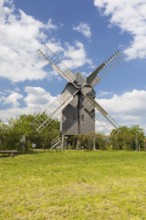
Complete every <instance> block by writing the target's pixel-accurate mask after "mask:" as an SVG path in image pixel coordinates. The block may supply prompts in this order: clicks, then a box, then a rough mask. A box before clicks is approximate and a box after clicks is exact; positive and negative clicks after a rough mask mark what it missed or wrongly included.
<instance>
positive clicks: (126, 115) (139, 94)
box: [97, 89, 146, 129]
mask: <svg viewBox="0 0 146 220" xmlns="http://www.w3.org/2000/svg"><path fill="white" fill-rule="evenodd" d="M145 100H146V91H145V90H135V89H134V90H132V91H128V92H125V93H123V94H122V95H113V96H112V97H111V98H109V99H105V98H104V99H98V100H97V101H98V102H99V104H101V105H102V106H103V107H104V109H106V110H107V111H108V112H109V113H110V114H111V115H112V116H113V117H114V118H115V119H116V121H117V122H118V123H119V124H120V125H126V126H131V125H133V124H138V125H140V126H142V127H143V128H144V129H146V126H145V118H146V105H145Z"/></svg>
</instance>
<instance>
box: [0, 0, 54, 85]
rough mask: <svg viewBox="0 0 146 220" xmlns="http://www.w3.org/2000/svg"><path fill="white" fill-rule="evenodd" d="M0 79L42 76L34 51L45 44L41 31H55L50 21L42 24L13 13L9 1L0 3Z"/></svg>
mask: <svg viewBox="0 0 146 220" xmlns="http://www.w3.org/2000/svg"><path fill="white" fill-rule="evenodd" d="M0 6H1V7H0V8H1V9H0V17H1V22H0V33H1V34H0V51H1V53H0V66H1V70H0V76H1V77H5V78H7V79H9V80H11V81H13V82H19V81H24V80H37V79H43V78H44V77H46V75H47V73H46V71H44V70H43V67H44V66H45V64H44V62H43V61H41V60H40V59H39V57H38V55H37V53H36V50H37V49H38V48H39V47H40V46H41V43H43V42H45V40H46V39H47V35H46V34H45V31H51V30H56V29H57V26H56V25H55V24H53V22H52V20H51V19H50V20H49V21H48V22H47V23H46V24H44V23H42V22H40V21H38V20H36V19H35V18H33V17H32V16H29V15H27V14H26V13H24V12H23V11H22V10H16V9H15V7H14V5H13V2H12V1H9V4H8V3H7V1H6V0H5V1H4V0H3V1H0Z"/></svg>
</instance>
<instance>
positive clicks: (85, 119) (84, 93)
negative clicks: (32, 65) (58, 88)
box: [34, 46, 119, 137]
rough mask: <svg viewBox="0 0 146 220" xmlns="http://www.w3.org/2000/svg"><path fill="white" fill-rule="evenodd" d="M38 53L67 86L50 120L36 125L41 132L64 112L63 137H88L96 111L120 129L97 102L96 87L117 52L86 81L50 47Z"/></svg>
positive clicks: (93, 127)
mask: <svg viewBox="0 0 146 220" xmlns="http://www.w3.org/2000/svg"><path fill="white" fill-rule="evenodd" d="M38 53H39V55H40V56H41V57H43V59H45V60H46V61H47V62H48V63H49V64H50V65H51V66H52V67H53V68H54V69H55V70H56V71H57V72H58V73H59V74H60V75H61V76H62V77H63V78H65V79H66V80H67V81H68V83H67V85H66V86H65V88H64V90H63V91H62V93H61V95H60V96H59V97H58V98H57V102H58V103H59V105H58V107H57V108H56V110H55V111H54V112H52V113H51V115H50V117H49V118H48V119H45V120H44V121H40V122H38V121H37V122H34V126H35V127H36V130H37V131H38V132H42V131H43V129H45V127H46V126H47V125H48V124H49V123H50V121H51V119H53V118H55V117H56V116H57V115H58V114H59V113H61V115H62V117H61V134H62V136H63V137H64V136H70V135H80V134H89V133H91V132H95V110H97V111H98V112H100V114H101V115H102V116H103V117H104V118H105V119H106V120H107V121H108V122H109V123H110V124H112V126H113V127H114V128H117V127H118V124H117V123H116V121H115V120H114V119H113V118H112V117H111V116H110V115H109V114H108V113H107V111H106V110H104V109H103V107H102V106H101V105H100V104H99V103H97V101H96V100H95V97H96V93H95V90H94V87H95V86H96V85H97V84H98V83H99V82H100V80H101V78H100V72H101V71H102V70H103V69H104V68H105V67H106V66H108V65H109V64H110V63H111V62H112V61H113V60H115V58H116V57H117V56H118V55H119V52H118V51H117V52H116V53H114V54H113V55H112V56H111V57H110V58H109V59H107V60H106V61H105V62H103V63H102V64H101V65H100V66H99V67H98V68H96V69H95V70H94V71H93V72H92V73H91V74H90V75H89V76H88V77H87V78H85V77H83V75H82V74H81V73H79V72H78V73H76V74H74V73H72V71H71V70H70V69H69V68H68V67H67V66H66V65H65V64H64V63H63V62H62V60H60V59H59V57H58V56H57V55H56V54H54V53H53V52H52V51H51V50H50V49H49V48H48V47H47V46H44V47H43V48H42V49H39V50H38Z"/></svg>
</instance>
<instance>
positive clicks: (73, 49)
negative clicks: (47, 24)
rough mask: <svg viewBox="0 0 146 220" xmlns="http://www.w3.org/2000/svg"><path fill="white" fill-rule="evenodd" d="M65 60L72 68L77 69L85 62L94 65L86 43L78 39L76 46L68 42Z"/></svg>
mask: <svg viewBox="0 0 146 220" xmlns="http://www.w3.org/2000/svg"><path fill="white" fill-rule="evenodd" d="M63 62H64V63H65V64H66V65H67V66H68V67H69V68H71V69H76V68H78V67H81V66H83V65H85V64H89V65H92V61H91V60H90V59H89V58H88V57H87V54H86V51H85V48H84V45H83V44H82V43H81V42H79V41H77V42H75V44H74V46H71V45H70V44H68V43H66V46H65V51H64V60H63Z"/></svg>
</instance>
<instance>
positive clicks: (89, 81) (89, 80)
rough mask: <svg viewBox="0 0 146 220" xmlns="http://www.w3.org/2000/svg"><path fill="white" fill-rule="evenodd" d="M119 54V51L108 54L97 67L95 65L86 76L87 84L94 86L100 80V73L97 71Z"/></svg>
mask: <svg viewBox="0 0 146 220" xmlns="http://www.w3.org/2000/svg"><path fill="white" fill-rule="evenodd" d="M118 55H119V51H116V52H115V53H114V54H113V55H112V56H110V57H109V58H108V59H107V60H106V61H105V62H103V63H102V64H101V65H100V66H99V67H97V68H96V69H95V70H94V71H93V72H92V73H91V74H90V75H89V76H88V77H87V84H89V85H91V86H92V87H94V86H95V85H96V84H97V83H99V82H100V80H101V75H100V76H99V73H101V71H102V70H103V69H104V68H105V67H106V66H108V65H109V64H110V63H111V62H112V61H113V60H114V59H115V58H116V57H117V56H118Z"/></svg>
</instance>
